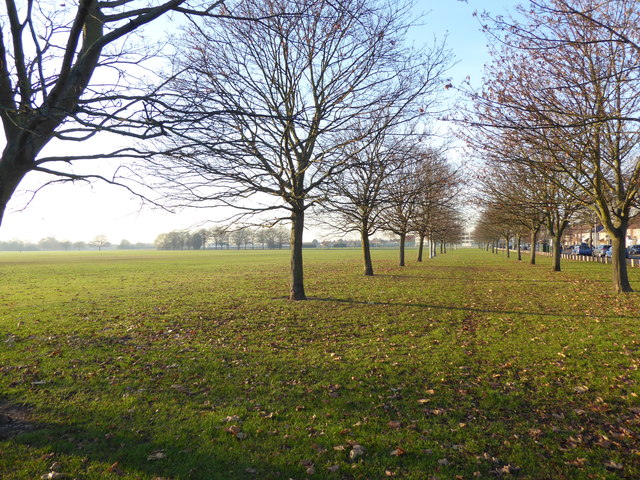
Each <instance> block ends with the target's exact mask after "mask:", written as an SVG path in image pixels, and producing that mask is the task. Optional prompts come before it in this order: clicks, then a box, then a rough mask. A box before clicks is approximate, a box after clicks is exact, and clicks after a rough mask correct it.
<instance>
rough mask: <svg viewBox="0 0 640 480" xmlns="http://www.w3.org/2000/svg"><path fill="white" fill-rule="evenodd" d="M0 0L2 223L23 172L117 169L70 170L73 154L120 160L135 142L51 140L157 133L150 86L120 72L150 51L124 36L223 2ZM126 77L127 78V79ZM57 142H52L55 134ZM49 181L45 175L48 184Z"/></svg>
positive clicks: (65, 174)
mask: <svg viewBox="0 0 640 480" xmlns="http://www.w3.org/2000/svg"><path fill="white" fill-rule="evenodd" d="M3 3H4V5H3V6H0V18H1V19H2V20H1V21H0V121H2V126H3V128H4V142H5V145H4V149H3V151H2V156H0V222H1V221H2V218H3V216H4V212H5V209H6V206H7V203H8V202H9V200H10V199H11V197H12V196H13V194H14V192H15V191H16V189H17V188H18V186H19V185H20V183H21V182H22V180H23V179H24V178H25V176H26V175H27V174H29V173H30V172H40V173H45V174H49V175H51V176H52V178H53V179H54V180H52V182H56V181H57V182H61V181H77V180H92V179H101V180H104V181H107V182H109V183H116V184H120V180H118V179H117V178H116V177H106V176H102V175H100V174H79V173H74V172H73V171H72V170H71V169H69V168H68V165H69V164H70V163H71V162H73V161H75V160H94V161H95V160H98V159H104V158H116V159H121V158H124V157H129V156H132V155H137V153H136V151H135V149H134V148H123V149H114V150H113V151H110V152H101V153H97V154H89V153H86V154H66V155H63V156H46V155H43V154H42V152H43V149H44V148H45V146H47V145H48V144H49V143H50V142H51V141H52V140H55V141H64V142H80V141H84V140H87V139H90V138H92V137H94V136H96V135H97V134H98V133H99V132H108V133H115V134H121V135H125V136H128V137H132V138H136V139H147V138H153V137H156V136H158V135H160V134H162V129H161V126H160V125H159V123H158V122H156V121H154V120H153V119H151V118H150V117H149V115H148V111H147V106H148V105H147V104H148V103H149V102H150V101H152V100H153V98H154V97H155V93H154V92H149V91H146V92H143V91H142V89H140V88H137V87H136V86H137V85H138V84H139V83H141V81H140V79H137V81H135V82H134V81H132V80H133V79H132V78H130V77H129V76H128V73H127V70H129V71H131V70H133V69H134V65H138V67H136V68H141V67H139V66H140V64H144V61H145V60H147V59H149V58H150V57H151V56H152V55H153V52H152V51H150V50H149V49H146V48H144V47H143V46H142V45H138V46H136V47H133V48H131V47H130V48H127V47H126V46H125V43H127V44H128V45H131V44H132V42H134V40H133V39H132V37H131V34H132V33H134V32H136V31H138V30H140V29H142V28H143V27H144V26H145V25H147V24H149V23H151V22H153V21H155V20H157V19H158V18H160V17H161V16H163V15H165V14H166V13H168V12H182V13H186V14H189V15H206V14H209V13H210V12H211V11H213V9H215V8H216V7H217V6H218V5H220V4H222V2H221V1H213V2H212V3H211V5H210V6H209V7H208V8H207V9H205V10H201V11H196V10H195V9H191V8H190V7H189V5H188V3H187V0H166V1H162V2H157V1H151V0H148V1H146V0H145V1H140V2H135V3H134V2H128V1H99V0H78V1H76V2H66V3H64V2H62V3H60V2H45V1H40V2H38V1H34V0H24V1H20V2H16V1H15V0H5V1H4V2H3ZM127 78H128V81H127V80H126V79H127ZM54 143H55V142H54ZM48 183H51V182H48Z"/></svg>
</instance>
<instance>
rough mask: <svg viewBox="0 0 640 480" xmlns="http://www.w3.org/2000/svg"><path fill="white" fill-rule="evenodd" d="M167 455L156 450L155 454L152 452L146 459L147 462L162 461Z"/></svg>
mask: <svg viewBox="0 0 640 480" xmlns="http://www.w3.org/2000/svg"><path fill="white" fill-rule="evenodd" d="M166 457H167V454H166V453H164V452H163V451H162V450H158V451H157V452H153V453H152V454H151V455H149V456H148V457H147V460H149V461H153V460H162V459H163V458H166Z"/></svg>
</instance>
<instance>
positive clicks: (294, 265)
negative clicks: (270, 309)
mask: <svg viewBox="0 0 640 480" xmlns="http://www.w3.org/2000/svg"><path fill="white" fill-rule="evenodd" d="M303 231H304V210H298V211H295V212H293V213H292V214H291V240H290V243H291V292H290V294H289V299H290V300H306V299H307V297H306V295H305V294H304V272H303V268H302V233H303Z"/></svg>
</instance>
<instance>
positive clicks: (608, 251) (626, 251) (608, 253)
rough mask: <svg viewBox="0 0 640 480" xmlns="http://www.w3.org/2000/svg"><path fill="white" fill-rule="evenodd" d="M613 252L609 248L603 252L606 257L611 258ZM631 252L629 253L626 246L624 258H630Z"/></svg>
mask: <svg viewBox="0 0 640 480" xmlns="http://www.w3.org/2000/svg"><path fill="white" fill-rule="evenodd" d="M612 253H613V249H611V248H610V249H609V250H607V252H606V253H605V256H606V257H609V258H611V254H612ZM630 256H631V254H630V253H629V249H628V248H627V249H626V250H625V252H624V258H630Z"/></svg>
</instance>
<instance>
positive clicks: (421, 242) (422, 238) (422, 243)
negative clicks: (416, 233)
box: [417, 235, 424, 262]
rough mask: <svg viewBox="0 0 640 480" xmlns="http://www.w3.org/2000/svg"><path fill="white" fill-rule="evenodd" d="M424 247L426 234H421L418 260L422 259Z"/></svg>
mask: <svg viewBox="0 0 640 480" xmlns="http://www.w3.org/2000/svg"><path fill="white" fill-rule="evenodd" d="M423 249H424V235H420V241H419V242H418V260H417V261H418V262H421V261H422V250H423Z"/></svg>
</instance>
